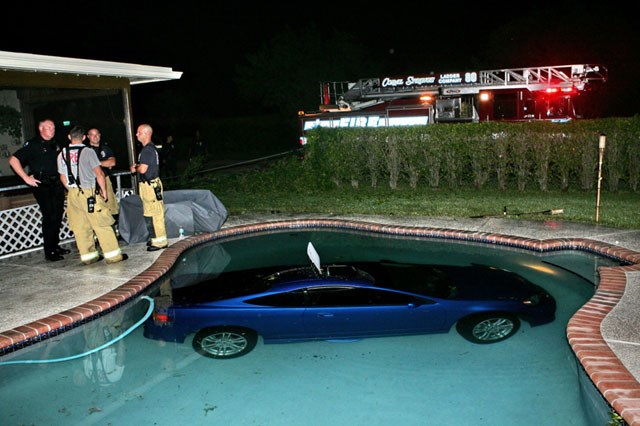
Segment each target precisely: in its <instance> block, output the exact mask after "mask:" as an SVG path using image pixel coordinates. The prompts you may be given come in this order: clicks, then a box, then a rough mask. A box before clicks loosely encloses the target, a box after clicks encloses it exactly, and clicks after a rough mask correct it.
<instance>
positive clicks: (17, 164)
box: [9, 155, 40, 186]
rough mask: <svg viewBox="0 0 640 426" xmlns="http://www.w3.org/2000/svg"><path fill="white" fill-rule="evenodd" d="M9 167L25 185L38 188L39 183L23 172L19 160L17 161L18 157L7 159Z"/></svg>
mask: <svg viewBox="0 0 640 426" xmlns="http://www.w3.org/2000/svg"><path fill="white" fill-rule="evenodd" d="M9 165H10V166H11V168H12V169H13V171H14V172H16V174H17V175H18V176H20V178H22V180H23V181H24V183H26V184H27V185H29V186H38V184H39V183H40V181H39V180H38V179H36V178H34V177H33V175H28V174H27V172H25V171H24V168H23V167H22V163H21V162H20V160H18V157H16V156H14V155H12V156H11V158H9Z"/></svg>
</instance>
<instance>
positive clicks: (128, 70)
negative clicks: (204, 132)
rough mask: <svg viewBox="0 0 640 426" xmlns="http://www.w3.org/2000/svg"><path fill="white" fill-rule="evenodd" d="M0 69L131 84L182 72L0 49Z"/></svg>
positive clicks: (176, 77)
mask: <svg viewBox="0 0 640 426" xmlns="http://www.w3.org/2000/svg"><path fill="white" fill-rule="evenodd" d="M0 70H5V71H25V72H50V73H60V74H76V75H92V76H108V77H122V78H127V79H129V81H130V84H131V85H134V84H142V83H153V82H157V81H166V80H178V79H180V77H181V76H182V72H181V71H174V70H173V69H171V68H166V67H156V66H150V65H138V64H127V63H122V62H108V61H96V60H92V59H76V58H64V57H61V56H47V55H35V54H31V53H16V52H6V51H1V50H0Z"/></svg>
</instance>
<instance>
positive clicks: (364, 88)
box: [320, 65, 608, 111]
mask: <svg viewBox="0 0 640 426" xmlns="http://www.w3.org/2000/svg"><path fill="white" fill-rule="evenodd" d="M607 77H608V71H607V69H606V68H605V67H604V66H602V65H560V66H544V67H528V68H508V69H496V70H484V71H471V72H462V73H445V74H427V75H415V76H411V75H409V76H402V77H383V78H365V79H360V80H358V81H357V82H345V81H341V82H322V83H321V84H320V92H321V93H320V97H321V105H320V110H321V111H357V110H362V109H366V108H370V107H372V106H375V105H378V104H381V103H385V102H388V101H392V100H397V99H403V98H411V97H419V96H431V97H434V98H436V97H441V98H442V97H447V96H459V95H473V94H479V93H480V92H482V91H496V90H503V89H526V90H529V91H531V92H536V91H548V90H564V91H570V90H575V91H583V90H587V89H588V88H589V86H590V85H591V84H593V83H603V82H605V81H606V80H607Z"/></svg>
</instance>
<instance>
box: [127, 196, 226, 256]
mask: <svg viewBox="0 0 640 426" xmlns="http://www.w3.org/2000/svg"><path fill="white" fill-rule="evenodd" d="M163 199H164V222H165V225H166V228H167V237H168V238H177V237H178V236H179V229H180V227H182V228H183V229H184V233H185V235H192V234H194V233H199V232H215V231H217V230H219V229H220V228H221V227H222V225H223V224H224V222H225V221H226V220H227V209H226V208H225V207H224V205H223V204H222V203H221V202H220V200H218V198H216V196H215V195H213V194H212V193H211V191H207V190H199V189H185V190H181V191H166V192H164V195H163ZM118 230H119V231H120V235H121V236H122V238H124V240H125V241H126V242H127V243H129V244H134V243H142V242H145V241H147V240H148V239H149V232H148V231H147V227H146V226H145V223H144V217H143V216H142V200H140V196H139V195H136V194H133V195H130V196H128V197H125V198H123V199H121V200H120V219H119V221H118Z"/></svg>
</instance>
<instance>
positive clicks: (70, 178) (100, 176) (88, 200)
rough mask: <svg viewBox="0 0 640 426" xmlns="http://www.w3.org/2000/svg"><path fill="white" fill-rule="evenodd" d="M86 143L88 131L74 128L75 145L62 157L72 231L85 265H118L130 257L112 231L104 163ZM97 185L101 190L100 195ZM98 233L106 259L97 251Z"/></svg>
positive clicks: (61, 164) (60, 168) (61, 155)
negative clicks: (94, 236)
mask: <svg viewBox="0 0 640 426" xmlns="http://www.w3.org/2000/svg"><path fill="white" fill-rule="evenodd" d="M84 139H85V135H84V129H83V128H82V127H80V126H74V127H73V128H72V129H71V131H70V132H69V140H70V141H71V143H70V144H69V146H68V147H66V148H63V149H62V151H61V152H60V154H59V155H58V173H59V174H60V181H61V182H62V183H63V184H64V186H65V187H66V188H67V191H68V192H67V217H68V219H69V227H70V228H71V230H72V231H73V233H74V235H75V237H76V245H77V246H78V251H79V252H80V260H82V262H83V263H84V264H85V265H90V264H92V263H95V262H98V261H100V260H102V259H103V258H104V259H105V262H106V263H117V262H120V261H122V260H126V259H128V256H127V255H126V254H124V253H122V252H121V250H120V246H119V245H118V240H117V238H116V234H115V232H114V230H113V228H112V225H113V221H114V219H113V216H111V212H110V211H109V209H108V208H107V202H108V201H109V196H108V195H107V190H106V183H105V176H104V172H103V171H102V167H101V166H100V160H98V156H97V155H96V153H95V152H94V151H93V150H92V149H89V148H87V147H86V146H85V145H84V144H83V143H82V142H83V141H84ZM85 148H86V149H85ZM96 183H97V185H98V188H99V189H100V191H99V194H98V193H97V191H96ZM94 233H95V235H96V237H97V238H98V242H99V243H100V248H101V249H102V255H100V253H99V252H98V250H97V248H96V245H95V241H94V239H93V235H94Z"/></svg>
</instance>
